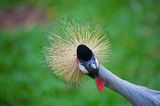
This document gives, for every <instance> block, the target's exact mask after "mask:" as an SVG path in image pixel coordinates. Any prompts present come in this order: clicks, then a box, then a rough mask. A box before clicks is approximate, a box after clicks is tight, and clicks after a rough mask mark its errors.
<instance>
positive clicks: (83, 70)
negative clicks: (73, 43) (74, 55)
mask: <svg viewBox="0 0 160 106" xmlns="http://www.w3.org/2000/svg"><path fill="white" fill-rule="evenodd" d="M79 69H80V70H81V71H82V72H83V73H84V74H88V71H87V70H86V69H85V68H84V66H83V65H81V64H79Z"/></svg>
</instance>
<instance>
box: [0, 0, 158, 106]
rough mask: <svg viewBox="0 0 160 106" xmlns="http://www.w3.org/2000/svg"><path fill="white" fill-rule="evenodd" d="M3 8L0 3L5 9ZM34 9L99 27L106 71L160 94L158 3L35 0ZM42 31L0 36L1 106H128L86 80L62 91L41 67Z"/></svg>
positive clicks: (9, 32)
mask: <svg viewBox="0 0 160 106" xmlns="http://www.w3.org/2000/svg"><path fill="white" fill-rule="evenodd" d="M7 3H8V2H7V1H6V2H4V3H3V7H4V8H6V6H7ZM25 3H26V2H24V4H25ZM31 3H32V2H31ZM20 4H21V5H22V4H23V2H21V3H20ZM33 4H34V5H36V6H39V7H41V8H43V9H45V11H47V14H48V16H49V17H50V19H52V18H53V20H54V19H55V18H58V17H61V16H64V15H68V14H72V15H73V16H76V17H83V18H93V19H96V20H98V21H100V22H103V24H104V25H106V27H107V28H106V33H108V37H109V39H110V42H111V50H112V52H111V54H110V58H109V62H108V63H107V64H106V65H105V67H107V68H108V69H109V70H111V71H112V72H113V73H115V74H116V75H118V76H119V77H121V78H123V79H126V80H129V81H130V82H134V83H136V84H140V85H144V86H147V87H149V88H153V89H157V90H160V88H159V85H160V71H159V70H160V56H159V54H160V49H159V48H160V41H159V40H160V36H159V33H160V30H159V28H160V26H159V19H160V18H159V16H160V13H159V11H158V8H159V6H160V2H159V1H158V0H157V1H156V0H147V1H146V0H143V1H141V2H139V1H131V0H128V1H127V0H125V1H123V2H121V3H119V2H117V1H115V0H112V1H110V0H104V1H99V2H98V1H92V2H90V1H86V0H77V1H73V0H68V1H48V2H46V3H43V2H42V1H38V2H36V1H35V2H34V3H33ZM5 5H6V6H5ZM14 6H15V3H14ZM52 12H53V13H52ZM51 13H52V14H51ZM45 27H46V26H43V27H41V26H39V25H33V26H28V27H22V28H20V27H19V28H15V29H12V30H5V29H4V30H1V31H0V105H1V106H52V105H54V106H60V105H65V106H75V105H76V106H82V105H84V106H90V105H91V106H105V105H110V106H128V105H130V104H129V103H128V102H127V100H125V99H124V98H123V97H121V96H120V95H118V94H116V93H114V92H113V91H110V90H108V89H107V88H106V89H105V90H104V92H103V93H99V92H98V90H97V88H96V86H95V82H94V81H93V80H92V79H90V78H88V79H86V80H85V81H86V84H85V85H84V87H82V88H74V87H69V86H66V85H65V84H64V83H63V82H62V81H60V80H58V79H56V78H55V77H54V75H52V74H51V73H50V71H49V70H50V69H48V68H47V67H46V66H45V65H44V64H43V59H42V57H43V53H42V52H43V49H42V47H43V45H45V40H46V38H45V33H44V32H45V30H46V28H45Z"/></svg>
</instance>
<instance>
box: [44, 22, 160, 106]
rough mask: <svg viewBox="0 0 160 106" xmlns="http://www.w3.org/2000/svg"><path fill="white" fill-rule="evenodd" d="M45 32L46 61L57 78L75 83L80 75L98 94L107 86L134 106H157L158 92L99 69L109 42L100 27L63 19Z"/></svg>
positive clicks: (159, 101)
mask: <svg viewBox="0 0 160 106" xmlns="http://www.w3.org/2000/svg"><path fill="white" fill-rule="evenodd" d="M54 26H57V27H54V29H53V30H52V32H49V33H48V41H49V44H48V45H47V46H46V48H45V49H46V53H45V57H46V61H47V63H48V65H49V66H50V67H51V69H52V70H53V73H54V74H55V75H56V76H58V77H59V78H60V79H63V80H65V81H67V82H70V83H73V84H77V83H79V82H81V78H82V77H83V76H84V75H88V76H90V77H91V78H93V79H95V80H96V85H97V88H98V90H99V91H103V89H104V87H107V88H109V89H111V90H113V91H115V92H117V93H119V94H120V95H122V96H124V97H125V98H126V99H127V100H128V101H129V102H130V103H132V104H133V105H134V106H160V92H159V91H155V90H151V89H148V88H146V87H143V86H139V85H135V84H132V83H130V82H128V81H125V80H123V79H121V78H119V77H118V76H116V75H114V74H113V73H112V72H110V71H109V70H108V69H106V68H105V67H103V66H102V64H103V63H105V62H106V60H107V57H108V48H109V42H108V39H107V37H106V36H107V35H106V33H105V31H104V29H103V27H101V25H97V24H96V25H93V24H92V23H91V24H90V23H88V22H84V21H83V22H81V21H76V20H73V19H66V20H65V19H63V20H59V21H57V23H55V24H54Z"/></svg>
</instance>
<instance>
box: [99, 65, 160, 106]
mask: <svg viewBox="0 0 160 106" xmlns="http://www.w3.org/2000/svg"><path fill="white" fill-rule="evenodd" d="M98 75H99V77H100V78H101V79H103V80H104V81H105V86H106V87H108V88H110V89H112V90H114V91H115V92H117V93H119V94H120V95H122V96H124V97H125V98H126V99H127V100H128V101H130V103H131V104H133V106H160V91H156V90H151V89H148V88H146V87H143V86H139V85H135V84H132V83H130V82H128V81H125V80H123V79H121V78H119V77H117V76H116V75H114V74H113V73H112V72H110V71H109V70H107V69H106V68H104V67H103V66H99V74H98Z"/></svg>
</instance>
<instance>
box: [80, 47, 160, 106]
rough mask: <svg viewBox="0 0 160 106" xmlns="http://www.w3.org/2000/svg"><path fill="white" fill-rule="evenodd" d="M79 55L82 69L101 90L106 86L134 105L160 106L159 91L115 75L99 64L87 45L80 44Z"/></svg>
mask: <svg viewBox="0 0 160 106" xmlns="http://www.w3.org/2000/svg"><path fill="white" fill-rule="evenodd" d="M77 56H78V59H79V64H80V69H81V71H82V72H84V73H85V74H87V75H89V76H91V77H92V78H95V79H96V84H97V88H98V89H99V90H100V91H102V90H103V87H104V86H106V87H107V88H110V89H112V90H113V91H115V92H117V93H119V94H120V95H122V96H124V97H125V98H126V99H127V100H128V101H130V102H131V103H132V104H133V105H134V106H160V92H159V91H156V90H151V89H148V88H146V87H143V86H139V85H135V84H132V83H130V82H128V81H125V80H123V79H121V78H119V77H118V76H116V75H114V74H113V73H112V72H110V71H109V70H107V69H106V68H105V67H103V66H102V65H100V64H98V62H97V59H96V57H95V56H94V54H93V53H92V51H91V50H90V49H89V48H88V47H87V46H85V45H79V46H78V48H77ZM82 67H83V68H82Z"/></svg>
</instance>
